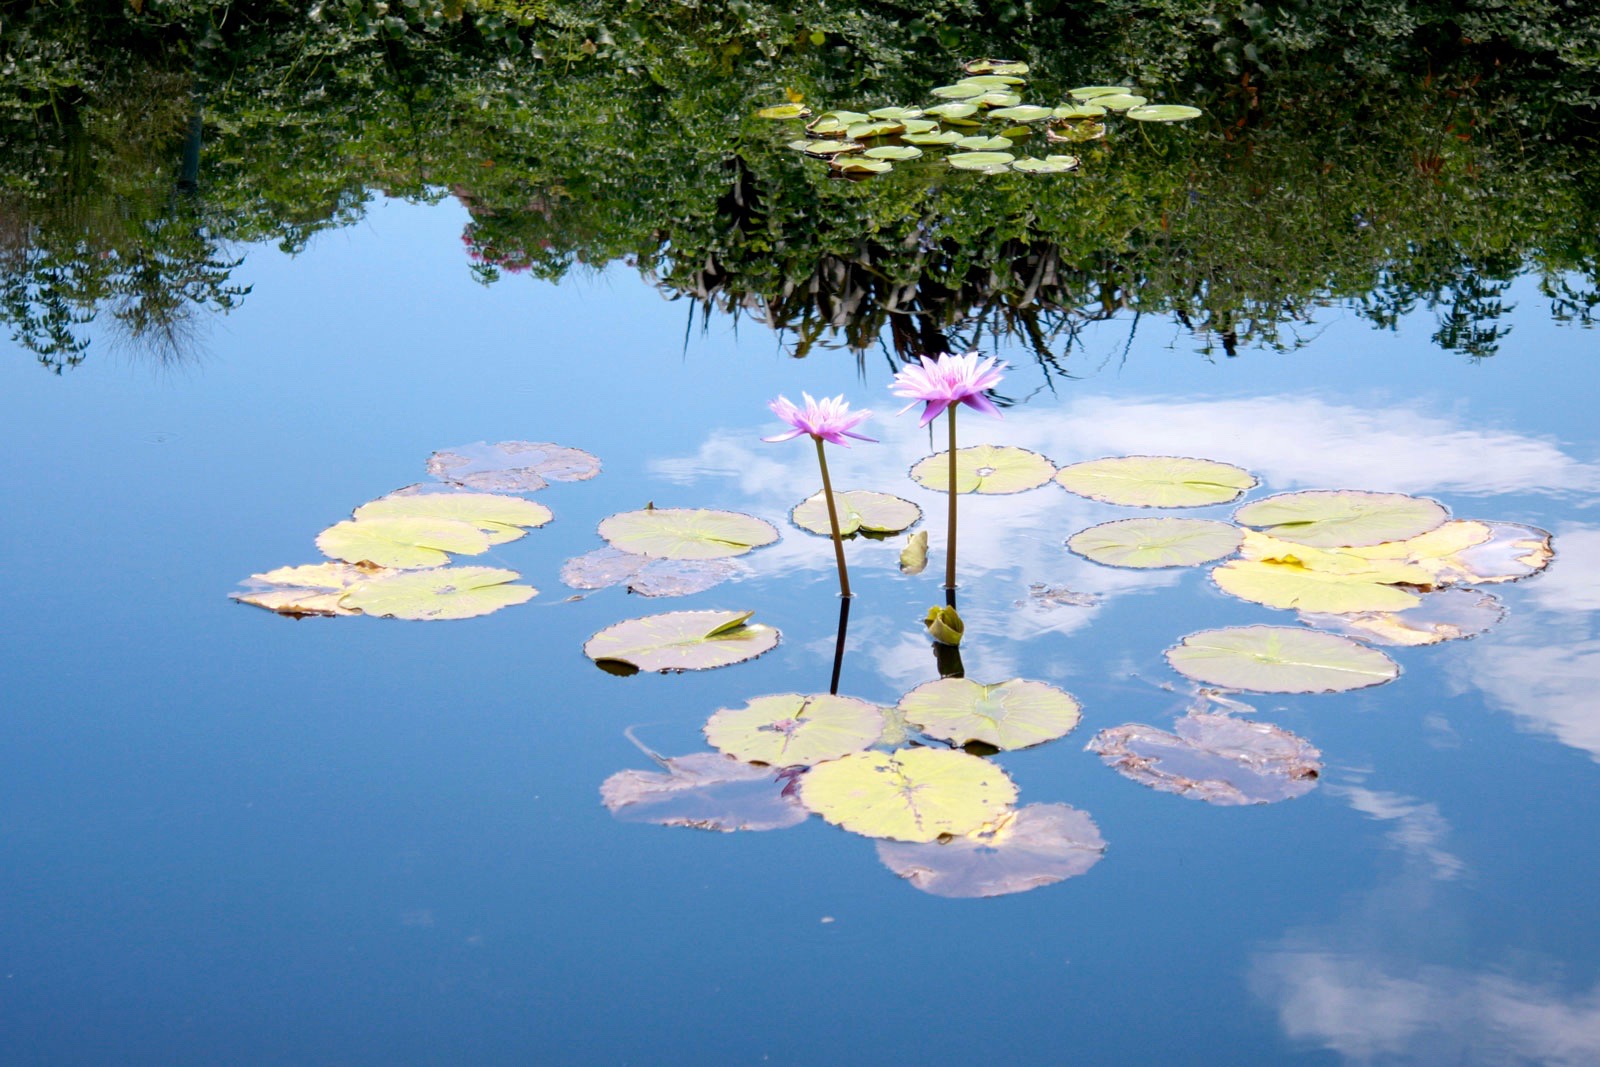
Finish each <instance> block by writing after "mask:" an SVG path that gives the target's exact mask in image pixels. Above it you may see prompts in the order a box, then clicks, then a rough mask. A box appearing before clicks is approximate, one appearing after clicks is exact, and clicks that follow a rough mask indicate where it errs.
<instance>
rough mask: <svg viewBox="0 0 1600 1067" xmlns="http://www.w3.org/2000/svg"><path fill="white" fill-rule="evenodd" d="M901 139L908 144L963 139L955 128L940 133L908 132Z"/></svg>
mask: <svg viewBox="0 0 1600 1067" xmlns="http://www.w3.org/2000/svg"><path fill="white" fill-rule="evenodd" d="M901 140H902V141H904V142H906V143H907V144H955V143H956V142H957V141H959V140H961V135H960V134H959V133H957V132H956V131H955V130H941V131H939V132H938V133H908V134H906V135H905V136H904V137H902V138H901Z"/></svg>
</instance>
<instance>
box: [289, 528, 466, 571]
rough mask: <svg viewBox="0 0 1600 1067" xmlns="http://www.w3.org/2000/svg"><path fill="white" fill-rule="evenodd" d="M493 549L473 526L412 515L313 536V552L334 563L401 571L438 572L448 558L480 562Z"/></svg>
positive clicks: (327, 531) (333, 529)
mask: <svg viewBox="0 0 1600 1067" xmlns="http://www.w3.org/2000/svg"><path fill="white" fill-rule="evenodd" d="M492 543H493V542H492V541H491V540H490V538H489V535H488V534H486V533H484V532H483V531H482V530H480V529H479V528H478V527H477V526H476V525H474V524H473V523H470V522H463V521H462V520H460V519H449V518H428V517H424V516H411V515H397V516H394V517H391V518H377V519H347V520H345V521H344V522H340V523H335V524H334V525H332V526H330V527H328V528H327V529H326V530H323V531H322V532H321V533H319V534H318V535H317V548H318V549H320V550H321V551H322V553H323V554H324V555H326V556H329V557H331V558H333V559H341V560H344V561H345V562H346V563H371V564H373V565H375V566H379V567H394V568H397V569H401V570H414V569H416V568H420V567H442V566H444V565H445V564H446V563H449V562H450V556H451V554H452V553H453V554H456V555H463V556H478V555H482V554H483V553H485V552H487V551H488V550H489V546H490V544H492Z"/></svg>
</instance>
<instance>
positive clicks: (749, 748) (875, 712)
mask: <svg viewBox="0 0 1600 1067" xmlns="http://www.w3.org/2000/svg"><path fill="white" fill-rule="evenodd" d="M705 734H706V740H707V741H709V742H711V747H712V748H715V749H720V750H721V751H723V752H726V753H727V754H728V755H730V756H734V757H736V758H738V759H742V760H744V761H745V762H746V763H766V764H770V765H771V766H774V767H809V766H811V765H812V764H816V763H822V762H823V761H825V760H831V759H838V758H839V757H840V756H844V755H847V754H849V753H851V752H860V751H861V750H862V749H866V748H871V747H872V746H873V745H874V744H876V743H877V741H878V738H880V737H881V736H882V735H883V709H881V708H879V707H878V706H877V705H875V704H868V703H867V702H866V701H865V700H857V699H855V698H854V697H841V696H830V695H828V694H826V693H821V694H814V695H810V696H806V695H802V694H800V693H780V694H777V695H775V696H765V697H756V698H755V699H754V700H752V701H750V702H749V703H748V704H746V705H745V706H744V707H742V708H723V709H722V710H720V711H718V712H717V713H716V714H714V715H712V716H711V718H710V719H709V720H708V721H707V722H706V726H705Z"/></svg>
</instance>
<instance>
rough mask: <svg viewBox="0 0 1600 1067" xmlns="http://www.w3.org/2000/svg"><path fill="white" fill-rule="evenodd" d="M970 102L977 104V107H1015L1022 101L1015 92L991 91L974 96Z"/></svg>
mask: <svg viewBox="0 0 1600 1067" xmlns="http://www.w3.org/2000/svg"><path fill="white" fill-rule="evenodd" d="M972 102H973V103H974V104H977V105H978V106H979V107H1000V108H1005V107H1016V106H1017V105H1018V104H1020V103H1022V97H1020V96H1018V95H1017V94H1016V93H1003V92H998V91H991V92H987V93H984V94H983V95H982V96H979V97H975V98H974V99H973V101H972Z"/></svg>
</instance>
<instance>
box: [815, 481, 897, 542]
mask: <svg viewBox="0 0 1600 1067" xmlns="http://www.w3.org/2000/svg"><path fill="white" fill-rule="evenodd" d="M833 505H834V510H835V511H837V512H838V515H839V535H840V536H841V537H849V536H850V535H851V534H854V533H856V532H857V531H861V530H865V531H867V532H868V533H879V534H896V533H899V532H900V531H901V530H905V529H908V528H910V527H911V526H913V525H915V524H916V522H917V520H919V519H921V518H922V509H921V508H919V507H917V505H915V504H913V503H912V502H911V501H909V500H904V499H902V498H900V497H897V496H891V495H890V494H888V493H877V492H873V491H872V490H870V489H851V490H850V491H848V492H844V493H835V494H834V497H833ZM789 518H790V519H791V520H792V521H793V522H794V524H795V525H796V526H798V527H800V528H801V529H802V530H810V531H811V532H812V533H815V534H822V535H824V536H828V537H831V536H832V535H833V528H832V526H831V525H830V524H829V522H828V502H827V500H826V498H824V497H823V495H822V494H821V493H817V494H816V495H815V496H812V497H808V498H807V499H806V500H805V501H804V502H802V503H800V504H798V505H796V506H795V509H794V511H792V512H790V514H789Z"/></svg>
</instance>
